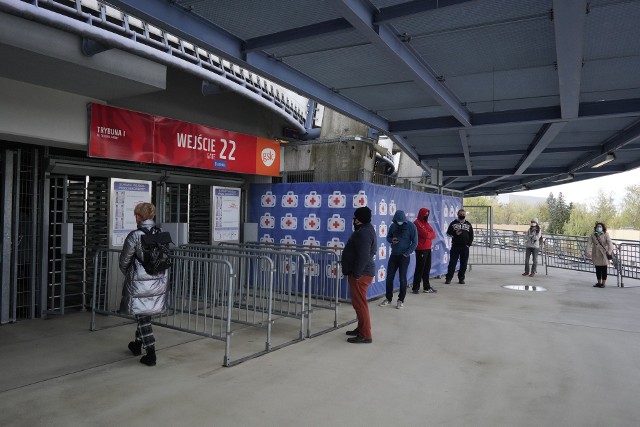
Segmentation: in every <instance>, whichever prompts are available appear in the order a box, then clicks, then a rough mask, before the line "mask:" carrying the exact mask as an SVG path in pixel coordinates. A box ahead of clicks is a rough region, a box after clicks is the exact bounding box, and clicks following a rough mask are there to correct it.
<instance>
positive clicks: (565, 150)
mask: <svg viewBox="0 0 640 427" xmlns="http://www.w3.org/2000/svg"><path fill="white" fill-rule="evenodd" d="M626 148H629V149H630V148H632V147H629V146H627V147H626ZM633 148H636V149H637V148H640V146H637V147H636V146H634V147H633ZM601 150H602V149H601V147H594V146H591V145H578V146H572V147H547V148H545V149H544V151H543V152H542V154H552V153H573V152H576V151H588V152H598V153H600V152H601ZM527 153H528V150H502V151H481V152H478V153H474V152H470V153H469V154H470V156H471V159H480V158H483V157H499V156H521V155H523V154H527ZM462 157H464V154H463V153H440V154H421V155H420V161H423V162H428V161H430V160H442V159H459V158H462Z"/></svg>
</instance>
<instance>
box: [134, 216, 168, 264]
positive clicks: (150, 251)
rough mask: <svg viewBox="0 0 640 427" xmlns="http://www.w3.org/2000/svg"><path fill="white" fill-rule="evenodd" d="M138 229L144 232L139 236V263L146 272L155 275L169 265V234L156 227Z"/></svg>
mask: <svg viewBox="0 0 640 427" xmlns="http://www.w3.org/2000/svg"><path fill="white" fill-rule="evenodd" d="M138 230H142V231H143V232H144V235H142V236H140V243H141V246H142V259H141V260H140V263H141V264H142V267H144V270H145V271H146V272H147V274H150V275H156V274H159V273H162V272H163V271H165V270H167V269H168V268H169V267H171V264H172V259H171V247H170V245H172V244H173V242H172V241H171V234H170V233H169V232H167V231H162V230H161V229H159V228H158V227H152V228H151V230H147V229H146V228H144V227H140V228H139V229H138Z"/></svg>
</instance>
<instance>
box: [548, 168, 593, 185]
mask: <svg viewBox="0 0 640 427" xmlns="http://www.w3.org/2000/svg"><path fill="white" fill-rule="evenodd" d="M594 167H595V166H594ZM573 178H575V176H574V175H573V174H572V173H570V174H567V175H560V176H559V177H558V179H555V180H553V182H565V181H571V180H572V179H573Z"/></svg>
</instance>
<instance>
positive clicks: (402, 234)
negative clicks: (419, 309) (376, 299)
mask: <svg viewBox="0 0 640 427" xmlns="http://www.w3.org/2000/svg"><path fill="white" fill-rule="evenodd" d="M387 241H388V242H389V243H391V253H390V254H389V262H388V263H387V283H386V285H387V289H386V290H387V292H386V298H385V300H384V301H382V302H381V303H380V304H378V305H379V306H380V307H384V306H387V305H389V304H391V299H392V298H393V279H394V278H395V275H396V272H397V271H398V270H400V272H399V276H400V277H399V279H400V291H399V292H398V302H397V303H396V308H398V309H401V308H402V307H404V297H405V296H406V295H407V270H408V269H409V261H411V254H412V253H413V251H415V249H416V246H418V232H417V230H416V226H415V225H413V223H412V222H408V221H407V216H406V214H405V213H404V211H396V213H395V215H393V223H392V224H391V225H390V226H389V231H388V232H387Z"/></svg>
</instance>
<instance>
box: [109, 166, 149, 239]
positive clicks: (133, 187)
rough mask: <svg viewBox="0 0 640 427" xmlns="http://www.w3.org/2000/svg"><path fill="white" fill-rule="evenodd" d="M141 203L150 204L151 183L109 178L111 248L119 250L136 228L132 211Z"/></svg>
mask: <svg viewBox="0 0 640 427" xmlns="http://www.w3.org/2000/svg"><path fill="white" fill-rule="evenodd" d="M143 202H147V203H150V202H151V181H138V180H133V179H119V178H111V212H110V215H109V225H110V227H109V229H110V245H111V248H121V247H122V245H124V240H125V239H126V237H127V234H129V232H130V231H131V230H135V229H136V228H138V224H136V217H135V214H134V213H133V210H134V209H135V207H136V205H138V203H143Z"/></svg>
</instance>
